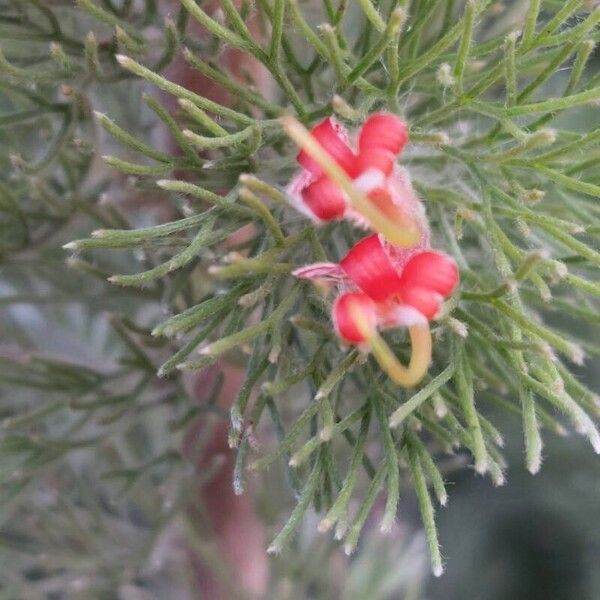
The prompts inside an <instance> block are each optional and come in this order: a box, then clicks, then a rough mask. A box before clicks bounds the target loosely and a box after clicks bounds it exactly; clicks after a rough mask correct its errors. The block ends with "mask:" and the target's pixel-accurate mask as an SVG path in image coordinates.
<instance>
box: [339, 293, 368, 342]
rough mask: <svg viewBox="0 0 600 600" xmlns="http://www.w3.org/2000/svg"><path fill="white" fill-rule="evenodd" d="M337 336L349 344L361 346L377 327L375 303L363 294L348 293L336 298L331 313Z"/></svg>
mask: <svg viewBox="0 0 600 600" xmlns="http://www.w3.org/2000/svg"><path fill="white" fill-rule="evenodd" d="M332 317H333V324H334V327H335V330H336V332H337V334H338V335H339V336H340V337H341V338H342V339H343V340H345V341H346V342H348V343H350V344H362V343H363V342H365V341H366V340H367V336H368V334H369V333H370V332H373V331H375V328H376V325H377V310H376V306H375V303H374V302H373V300H371V299H370V298H369V297H368V296H366V295H365V294H362V293H360V292H350V293H348V294H342V295H341V296H339V297H338V298H337V300H336V301H335V303H334V305H333V311H332Z"/></svg>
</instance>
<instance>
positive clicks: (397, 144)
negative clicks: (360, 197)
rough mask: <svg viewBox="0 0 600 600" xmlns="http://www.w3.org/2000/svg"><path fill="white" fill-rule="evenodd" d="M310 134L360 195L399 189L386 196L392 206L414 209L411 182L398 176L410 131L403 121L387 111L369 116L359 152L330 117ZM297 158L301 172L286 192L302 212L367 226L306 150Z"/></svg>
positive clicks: (319, 220) (341, 127)
mask: <svg viewBox="0 0 600 600" xmlns="http://www.w3.org/2000/svg"><path fill="white" fill-rule="evenodd" d="M311 134H312V136H313V137H314V138H315V139H316V140H317V141H318V142H319V144H320V145H321V146H322V148H323V149H324V150H326V151H327V152H328V153H329V154H330V156H331V157H332V158H334V159H335V161H336V162H337V163H338V164H339V165H340V166H341V167H342V169H343V170H344V171H345V172H346V174H347V175H348V176H349V177H350V178H351V179H353V180H354V183H355V185H356V186H357V187H358V188H359V189H360V190H361V191H362V192H364V193H365V194H367V195H368V196H369V197H371V193H372V192H373V191H374V190H376V189H384V190H386V189H387V188H389V187H390V186H391V185H397V186H398V185H399V188H398V189H397V190H396V191H395V192H394V193H389V194H388V196H389V198H390V200H389V203H390V204H391V205H393V204H394V203H395V207H396V211H400V210H401V209H404V208H405V205H409V207H410V204H411V202H412V199H413V198H414V192H413V191H412V188H411V187H410V184H408V185H407V182H408V179H407V178H406V177H402V176H400V175H399V174H398V173H396V174H394V171H395V169H394V166H395V160H396V157H397V156H398V154H399V153H400V152H401V150H402V149H403V148H404V146H405V145H406V143H407V141H408V129H407V127H406V124H405V123H404V121H402V120H401V119H400V118H399V117H397V116H396V115H392V114H389V113H376V114H374V115H372V116H371V117H369V118H368V119H367V120H366V121H365V123H364V125H363V126H362V128H361V130H360V133H359V138H358V152H355V151H354V150H353V149H352V147H351V146H350V141H349V138H348V134H347V132H346V130H345V129H344V127H343V126H342V125H341V124H340V123H338V122H337V121H336V120H335V119H333V118H331V117H328V118H327V119H325V120H324V121H322V122H321V123H319V124H318V125H316V126H315V127H314V128H313V129H312V130H311ZM297 160H298V163H299V164H300V165H301V166H302V167H303V170H302V171H301V172H300V173H299V174H298V175H297V176H296V177H295V178H294V180H293V181H292V182H291V184H290V185H289V186H288V194H289V196H290V200H291V202H292V204H293V205H294V206H295V207H296V208H297V209H298V210H299V211H300V212H302V213H304V214H306V215H307V216H309V217H311V218H312V219H313V220H315V221H317V222H323V221H330V220H333V219H341V218H349V219H352V220H354V221H356V222H358V223H359V224H360V225H364V224H365V222H364V219H363V217H362V216H361V215H360V214H358V213H357V212H356V211H354V209H352V207H351V206H350V203H349V201H348V198H347V196H346V194H345V193H344V192H343V191H342V190H341V189H340V187H339V186H338V185H337V184H336V183H334V182H333V181H331V180H330V179H329V178H328V177H327V175H325V174H324V173H323V170H322V169H321V167H320V165H319V164H318V163H317V162H316V161H315V160H314V159H313V158H312V157H311V156H310V155H309V154H308V153H307V152H306V151H304V150H301V151H300V153H299V154H298V157H297ZM389 177H392V178H394V177H395V179H396V181H395V183H394V184H390V183H389V182H388V181H387V179H388V178H389ZM387 216H394V215H393V213H392V214H388V215H387Z"/></svg>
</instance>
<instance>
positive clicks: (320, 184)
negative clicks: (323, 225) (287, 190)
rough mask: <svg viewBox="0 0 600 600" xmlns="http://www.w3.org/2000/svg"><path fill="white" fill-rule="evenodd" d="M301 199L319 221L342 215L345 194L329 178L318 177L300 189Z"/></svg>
mask: <svg viewBox="0 0 600 600" xmlns="http://www.w3.org/2000/svg"><path fill="white" fill-rule="evenodd" d="M302 199H303V200H304V204H305V205H306V206H307V207H308V208H309V209H310V211H311V212H312V213H313V214H314V215H315V216H316V217H317V218H318V219H320V220H321V221H330V220H331V219H339V218H341V217H343V216H344V211H345V210H346V196H345V194H344V192H342V190H341V189H340V188H339V186H338V185H337V184H335V183H334V182H333V181H331V179H328V178H327V177H326V176H324V175H323V176H322V177H319V179H316V180H315V181H313V182H312V183H311V184H309V185H308V186H306V187H305V188H304V189H303V190H302Z"/></svg>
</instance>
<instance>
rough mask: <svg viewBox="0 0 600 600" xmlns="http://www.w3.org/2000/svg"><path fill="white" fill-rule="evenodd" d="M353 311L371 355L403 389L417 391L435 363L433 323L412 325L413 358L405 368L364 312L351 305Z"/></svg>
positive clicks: (353, 319) (410, 329)
mask: <svg viewBox="0 0 600 600" xmlns="http://www.w3.org/2000/svg"><path fill="white" fill-rule="evenodd" d="M349 310H350V316H351V317H352V321H353V322H354V325H355V326H356V328H357V329H358V330H359V331H360V332H361V334H362V335H363V336H364V337H365V339H366V340H367V342H368V343H369V347H370V349H371V352H373V356H374V357H375V359H376V360H377V362H378V363H379V366H380V367H381V368H382V369H383V370H384V371H385V372H386V373H387V374H388V375H389V377H390V379H391V380H392V381H393V382H394V383H397V384H398V385H401V386H403V387H413V386H414V385H416V384H417V383H419V381H421V379H423V377H424V376H425V373H427V369H428V368H429V363H431V350H432V343H431V331H430V329H429V323H423V324H422V325H411V326H410V327H409V328H408V333H409V335H410V343H411V346H412V354H411V356H410V361H409V363H408V367H405V366H404V365H403V364H402V363H401V362H400V361H399V360H398V359H397V358H396V356H394V353H393V352H392V350H391V348H390V347H389V346H388V345H387V344H386V343H385V340H384V339H383V338H382V337H381V336H380V335H379V334H378V333H377V330H376V329H375V328H374V327H373V326H372V324H371V323H370V322H369V319H368V318H367V316H366V315H365V313H364V312H363V311H362V310H361V308H360V307H359V306H358V305H351V306H350V307H349Z"/></svg>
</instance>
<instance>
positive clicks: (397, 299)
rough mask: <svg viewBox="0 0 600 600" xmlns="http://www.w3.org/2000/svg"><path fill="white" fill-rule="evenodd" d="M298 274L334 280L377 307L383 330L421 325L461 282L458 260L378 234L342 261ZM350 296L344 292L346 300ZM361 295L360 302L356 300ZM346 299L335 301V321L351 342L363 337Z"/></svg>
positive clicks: (356, 247)
mask: <svg viewBox="0 0 600 600" xmlns="http://www.w3.org/2000/svg"><path fill="white" fill-rule="evenodd" d="M294 274H295V275H296V276H297V277H301V278H304V279H329V280H334V281H335V282H336V283H337V284H338V286H340V287H342V288H346V289H351V288H354V289H358V290H360V291H359V292H353V293H352V294H351V296H352V298H353V300H352V302H353V303H354V304H356V303H358V302H359V301H360V302H362V305H361V307H362V310H363V312H366V311H367V308H366V307H367V306H371V304H370V303H369V301H370V302H371V303H372V304H373V306H374V307H375V314H376V323H377V326H378V327H379V328H381V329H387V328H392V327H399V326H411V325H415V324H423V323H426V322H427V321H428V320H431V319H433V318H435V317H436V316H437V315H438V313H439V311H440V308H441V305H442V302H443V301H444V299H445V298H447V297H448V296H449V295H450V294H451V293H452V292H453V291H454V289H455V288H456V285H457V284H458V279H459V276H458V268H457V266H456V263H455V262H454V260H453V259H452V258H451V257H450V256H448V255H446V254H444V253H442V252H437V251H434V250H427V249H425V247H423V246H421V247H413V248H410V249H400V248H396V247H394V246H391V245H390V244H387V243H385V242H382V240H381V238H380V236H379V235H377V234H373V235H370V236H368V237H366V238H364V239H362V240H361V241H360V242H358V243H357V244H356V245H355V246H354V247H353V248H351V250H350V251H349V252H348V254H346V256H345V257H344V258H343V259H342V260H341V261H340V264H339V265H336V264H333V263H319V264H316V265H309V266H307V267H302V268H301V269H297V270H296V271H295V272H294ZM347 295H348V294H342V295H341V296H340V298H344V297H345V296H347ZM359 296H362V298H363V299H362V300H358V298H359ZM348 306H349V305H347V304H346V303H345V302H344V303H341V302H340V301H339V300H338V301H337V302H336V305H335V306H334V311H333V321H334V325H335V328H336V331H338V333H339V334H340V336H341V337H342V338H343V339H345V340H346V341H347V342H350V343H360V342H361V341H364V336H363V339H360V337H361V336H359V335H357V334H356V331H355V330H353V329H352V322H353V319H352V315H351V314H350V311H349V309H348Z"/></svg>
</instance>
